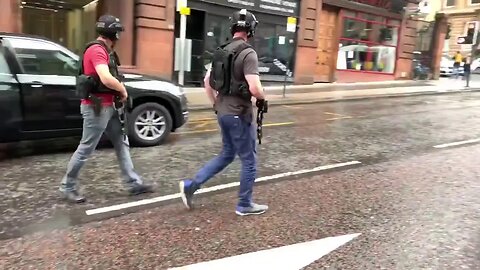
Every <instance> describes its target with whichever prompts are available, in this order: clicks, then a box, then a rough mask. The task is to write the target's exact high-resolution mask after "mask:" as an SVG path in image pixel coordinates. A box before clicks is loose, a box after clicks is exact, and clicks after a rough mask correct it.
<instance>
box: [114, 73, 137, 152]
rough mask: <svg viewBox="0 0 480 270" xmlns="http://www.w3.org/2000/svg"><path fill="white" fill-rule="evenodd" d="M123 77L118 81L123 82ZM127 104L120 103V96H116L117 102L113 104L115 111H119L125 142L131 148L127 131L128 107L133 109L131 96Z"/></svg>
mask: <svg viewBox="0 0 480 270" xmlns="http://www.w3.org/2000/svg"><path fill="white" fill-rule="evenodd" d="M123 78H124V77H123V76H122V75H118V77H117V79H118V80H119V81H123ZM126 103H127V104H125V102H121V101H120V97H119V96H118V95H116V96H115V100H114V103H113V108H115V110H116V111H117V114H118V120H119V121H120V126H121V128H122V135H123V142H124V143H125V144H126V145H127V146H129V142H128V131H127V112H126V107H127V106H128V108H132V105H133V104H132V99H131V98H130V96H129V97H128V98H127V100H126Z"/></svg>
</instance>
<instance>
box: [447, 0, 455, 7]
mask: <svg viewBox="0 0 480 270" xmlns="http://www.w3.org/2000/svg"><path fill="white" fill-rule="evenodd" d="M445 6H446V7H453V6H455V0H445Z"/></svg>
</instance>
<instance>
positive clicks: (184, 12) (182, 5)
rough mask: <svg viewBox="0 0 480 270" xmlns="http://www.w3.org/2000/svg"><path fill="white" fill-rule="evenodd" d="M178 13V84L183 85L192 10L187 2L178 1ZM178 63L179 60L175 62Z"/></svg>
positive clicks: (184, 0) (183, 0)
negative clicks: (188, 17)
mask: <svg viewBox="0 0 480 270" xmlns="http://www.w3.org/2000/svg"><path fill="white" fill-rule="evenodd" d="M177 11H178V12H180V39H179V46H180V48H179V50H180V52H179V55H178V56H179V57H178V58H179V59H178V62H177V63H178V84H180V85H183V84H184V80H185V68H186V66H185V61H186V59H185V58H186V57H187V55H186V51H185V49H186V46H185V45H186V44H185V43H186V41H185V39H186V35H187V16H188V15H190V8H189V7H188V3H187V0H177ZM175 61H177V60H175Z"/></svg>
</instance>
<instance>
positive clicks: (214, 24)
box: [205, 14, 296, 76]
mask: <svg viewBox="0 0 480 270" xmlns="http://www.w3.org/2000/svg"><path fill="white" fill-rule="evenodd" d="M206 27H207V28H206V42H205V65H206V66H208V64H209V63H210V62H211V55H212V54H213V52H214V50H215V49H216V48H217V47H218V46H219V45H220V44H222V43H225V42H226V41H228V39H230V38H231V34H230V28H229V23H228V17H222V16H215V15H211V14H209V15H208V16H207V22H206ZM249 43H250V44H251V45H252V46H253V47H254V48H255V50H256V52H257V55H258V60H259V71H260V74H261V75H280V76H284V75H285V73H286V71H287V69H288V70H290V71H292V70H293V66H294V63H293V57H294V51H295V46H296V45H295V34H294V33H289V32H287V31H286V27H285V25H283V24H282V25H277V24H272V23H261V24H260V25H259V26H258V28H257V30H256V32H255V36H254V38H252V39H250V41H249ZM290 75H291V74H290Z"/></svg>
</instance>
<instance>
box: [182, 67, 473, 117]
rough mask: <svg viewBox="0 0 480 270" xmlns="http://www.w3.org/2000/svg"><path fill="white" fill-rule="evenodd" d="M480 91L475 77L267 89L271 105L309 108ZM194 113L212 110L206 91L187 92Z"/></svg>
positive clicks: (199, 89)
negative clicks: (347, 102)
mask: <svg viewBox="0 0 480 270" xmlns="http://www.w3.org/2000/svg"><path fill="white" fill-rule="evenodd" d="M478 90H480V75H472V82H471V83H470V87H469V88H466V87H465V82H464V81H462V80H461V79H453V78H440V79H439V80H431V81H410V80H397V81H383V82H366V83H316V84H312V85H286V86H285V87H284V86H283V85H274V86H267V87H265V92H266V93H267V96H268V100H269V104H271V105H286V104H308V103H319V102H332V101H345V100H358V99H369V98H384V97H404V96H412V95H432V94H437V95H438V94H444V93H458V92H463V91H478ZM185 92H186V95H187V99H188V102H189V108H190V110H210V109H211V107H212V106H211V104H210V101H209V100H208V98H207V97H206V95H205V92H204V90H203V88H185Z"/></svg>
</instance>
